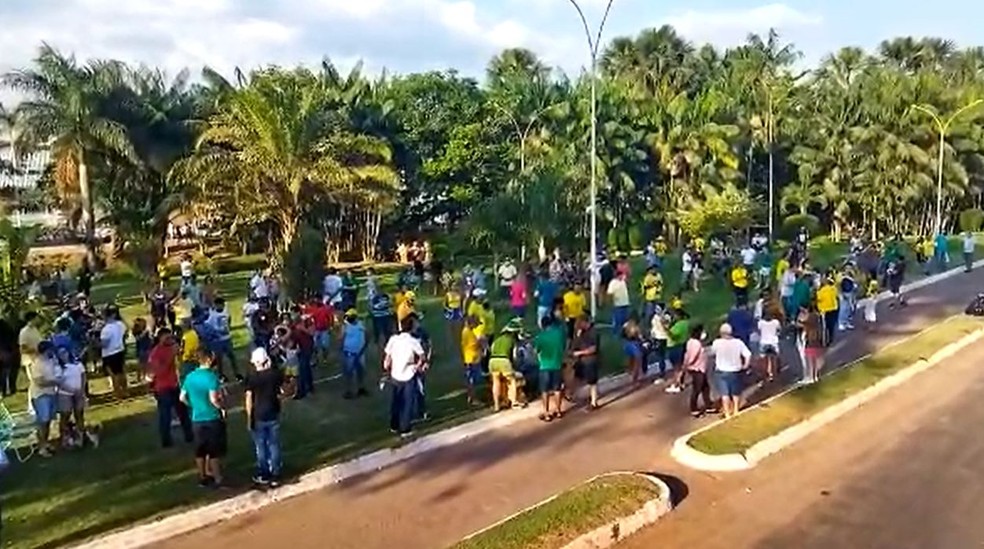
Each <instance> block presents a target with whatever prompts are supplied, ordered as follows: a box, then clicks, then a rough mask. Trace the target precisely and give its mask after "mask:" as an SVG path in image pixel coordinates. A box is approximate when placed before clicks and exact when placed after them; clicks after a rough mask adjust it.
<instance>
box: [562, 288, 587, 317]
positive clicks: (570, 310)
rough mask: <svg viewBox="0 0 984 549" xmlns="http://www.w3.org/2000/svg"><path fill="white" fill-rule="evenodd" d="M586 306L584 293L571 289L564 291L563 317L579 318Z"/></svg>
mask: <svg viewBox="0 0 984 549" xmlns="http://www.w3.org/2000/svg"><path fill="white" fill-rule="evenodd" d="M586 306H587V303H586V300H585V299H584V294H582V293H579V292H575V291H573V290H571V291H568V292H564V318H566V319H568V320H570V319H572V318H581V317H582V316H584V309H585V307H586Z"/></svg>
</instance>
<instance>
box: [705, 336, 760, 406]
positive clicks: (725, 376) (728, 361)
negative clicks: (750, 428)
mask: <svg viewBox="0 0 984 549" xmlns="http://www.w3.org/2000/svg"><path fill="white" fill-rule="evenodd" d="M711 354H712V355H713V356H714V369H715V371H716V372H717V376H718V381H719V383H720V389H719V390H720V391H721V408H722V411H723V412H724V417H725V419H727V418H729V417H733V416H734V415H735V414H737V413H738V411H739V410H740V409H741V393H742V390H743V389H744V387H743V385H744V383H743V380H744V374H745V369H746V368H748V364H749V361H750V360H751V358H752V352H751V351H749V350H748V346H746V345H745V343H744V342H743V341H742V340H740V339H738V338H736V337H733V336H732V334H731V326H730V325H729V324H727V323H725V324H722V325H721V329H720V337H718V338H717V339H715V340H714V343H712V344H711Z"/></svg>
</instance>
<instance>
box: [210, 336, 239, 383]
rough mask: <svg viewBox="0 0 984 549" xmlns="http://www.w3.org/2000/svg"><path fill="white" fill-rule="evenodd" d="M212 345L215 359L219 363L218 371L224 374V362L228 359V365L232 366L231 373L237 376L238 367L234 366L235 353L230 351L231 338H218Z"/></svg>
mask: <svg viewBox="0 0 984 549" xmlns="http://www.w3.org/2000/svg"><path fill="white" fill-rule="evenodd" d="M212 346H213V348H214V352H215V359H216V361H217V362H218V363H219V368H218V370H219V373H221V374H223V375H225V371H224V370H225V362H226V360H227V359H228V360H229V365H230V366H232V373H233V375H235V376H237V377H238V376H239V368H237V367H236V354H235V353H234V352H232V339H231V338H230V339H220V340H218V341H216V342H215V343H214V344H213V345H212Z"/></svg>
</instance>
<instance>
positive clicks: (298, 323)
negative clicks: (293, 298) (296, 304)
mask: <svg viewBox="0 0 984 549" xmlns="http://www.w3.org/2000/svg"><path fill="white" fill-rule="evenodd" d="M289 320H290V339H291V340H292V341H293V342H294V344H295V345H296V347H297V398H304V397H305V396H307V395H308V394H310V393H313V392H314V364H313V361H314V333H315V330H314V320H312V319H311V317H307V316H301V314H300V311H299V310H297V309H294V311H292V313H291V315H290V319H289Z"/></svg>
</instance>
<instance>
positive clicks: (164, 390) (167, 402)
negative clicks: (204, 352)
mask: <svg viewBox="0 0 984 549" xmlns="http://www.w3.org/2000/svg"><path fill="white" fill-rule="evenodd" d="M195 352H196V353H197V350H196V351H195ZM177 358H178V345H177V344H176V343H175V342H174V335H173V334H172V333H171V330H168V329H167V328H161V329H159V330H157V339H156V341H155V343H154V347H153V348H152V349H151V350H150V356H149V357H148V358H147V370H146V377H147V381H148V382H149V383H150V392H151V394H153V395H154V400H155V401H156V402H157V431H158V434H159V435H160V440H161V446H162V447H164V448H170V447H171V446H172V445H173V444H174V442H173V440H172V438H171V419H172V417H175V416H177V418H178V422H179V423H180V425H181V431H182V432H183V433H184V439H185V442H187V443H189V444H190V443H191V442H193V441H194V434H193V432H192V428H191V416H190V415H189V412H188V407H187V406H186V405H185V404H184V403H183V402H181V399H180V398H179V397H180V394H181V391H180V389H179V387H180V386H179V384H178V369H177V364H176V362H177Z"/></svg>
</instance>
